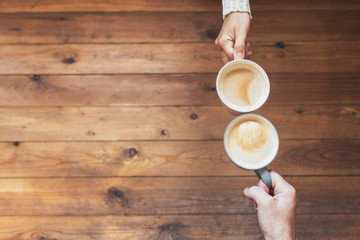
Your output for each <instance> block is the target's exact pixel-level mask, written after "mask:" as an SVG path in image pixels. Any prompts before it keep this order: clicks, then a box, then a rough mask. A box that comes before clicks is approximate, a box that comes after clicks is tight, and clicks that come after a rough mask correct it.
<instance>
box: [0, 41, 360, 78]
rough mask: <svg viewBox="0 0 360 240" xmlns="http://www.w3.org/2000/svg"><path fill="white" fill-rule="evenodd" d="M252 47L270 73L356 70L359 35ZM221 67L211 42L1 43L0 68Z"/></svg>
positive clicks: (53, 71) (208, 69) (70, 71)
mask: <svg viewBox="0 0 360 240" xmlns="http://www.w3.org/2000/svg"><path fill="white" fill-rule="evenodd" d="M253 49H255V51H254V57H253V58H252V60H254V61H255V62H257V63H258V64H259V65H260V66H262V67H263V68H264V69H265V71H267V72H269V73H270V72H357V71H358V70H359V69H358V66H359V65H360V59H359V58H358V57H357V56H358V55H359V54H360V50H359V49H360V42H357V41H356V42H346V43H344V42H290V43H287V42H285V43H280V44H279V43H255V44H253ZM334 52H341V53H342V54H334ZM310 53H311V54H310ZM221 67H222V63H221V60H220V57H219V52H218V49H217V48H216V46H215V44H211V43H186V44H185V43H184V44H105V45H103V44H101V45H99V44H96V45H95V44H87V45H81V44H69V45H0V72H1V74H74V73H76V74H89V73H92V74H101V73H122V74H125V73H132V74H134V73H217V72H218V71H219V70H220V68H221Z"/></svg>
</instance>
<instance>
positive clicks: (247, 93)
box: [221, 68, 264, 107]
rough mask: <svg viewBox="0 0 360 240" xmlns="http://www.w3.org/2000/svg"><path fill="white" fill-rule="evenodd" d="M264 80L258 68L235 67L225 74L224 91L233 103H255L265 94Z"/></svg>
mask: <svg viewBox="0 0 360 240" xmlns="http://www.w3.org/2000/svg"><path fill="white" fill-rule="evenodd" d="M263 89H264V80H263V79H262V77H261V76H260V73H257V70H256V69H246V68H240V69H233V70H231V71H229V72H228V73H226V74H225V75H224V76H223V81H222V89H221V90H222V92H223V94H224V96H226V98H227V100H228V101H229V102H231V103H232V104H233V105H236V106H242V107H247V106H251V105H254V104H255V103H256V102H257V101H258V100H259V99H260V97H261V96H262V95H263Z"/></svg>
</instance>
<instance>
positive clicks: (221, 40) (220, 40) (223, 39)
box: [219, 38, 227, 45]
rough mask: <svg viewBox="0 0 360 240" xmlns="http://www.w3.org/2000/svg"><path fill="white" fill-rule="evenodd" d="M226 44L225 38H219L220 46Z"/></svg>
mask: <svg viewBox="0 0 360 240" xmlns="http://www.w3.org/2000/svg"><path fill="white" fill-rule="evenodd" d="M226 42H227V40H226V38H220V39H219V44H220V45H225V44H226Z"/></svg>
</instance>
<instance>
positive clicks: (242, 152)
mask: <svg viewBox="0 0 360 240" xmlns="http://www.w3.org/2000/svg"><path fill="white" fill-rule="evenodd" d="M276 137H277V135H276V133H274V132H273V131H272V126H271V125H270V124H268V123H267V122H265V121H264V120H262V119H260V118H256V117H248V118H244V119H240V121H237V122H235V123H234V124H233V125H232V126H231V128H230V129H229V134H228V135H227V145H228V151H229V154H230V155H231V156H232V159H234V160H235V161H237V162H241V163H242V164H247V166H248V167H249V168H251V167H253V166H256V165H257V164H259V163H261V162H262V161H264V160H266V158H267V157H268V156H269V155H271V153H272V152H273V149H274V144H276V142H277V141H278V140H277V139H276Z"/></svg>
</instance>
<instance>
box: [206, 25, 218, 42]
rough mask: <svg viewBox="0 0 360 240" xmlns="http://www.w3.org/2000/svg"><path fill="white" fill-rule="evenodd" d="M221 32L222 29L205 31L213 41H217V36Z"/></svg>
mask: <svg viewBox="0 0 360 240" xmlns="http://www.w3.org/2000/svg"><path fill="white" fill-rule="evenodd" d="M219 31H220V29H211V28H209V29H206V30H205V36H206V37H207V38H209V39H213V40H215V39H216V38H217V36H218V35H219Z"/></svg>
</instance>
